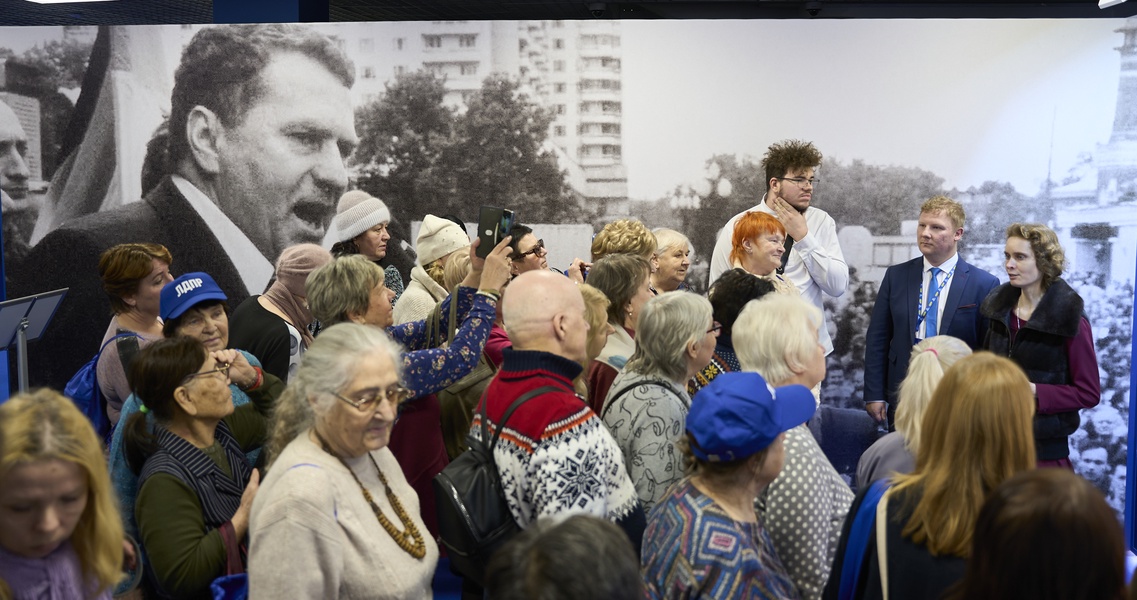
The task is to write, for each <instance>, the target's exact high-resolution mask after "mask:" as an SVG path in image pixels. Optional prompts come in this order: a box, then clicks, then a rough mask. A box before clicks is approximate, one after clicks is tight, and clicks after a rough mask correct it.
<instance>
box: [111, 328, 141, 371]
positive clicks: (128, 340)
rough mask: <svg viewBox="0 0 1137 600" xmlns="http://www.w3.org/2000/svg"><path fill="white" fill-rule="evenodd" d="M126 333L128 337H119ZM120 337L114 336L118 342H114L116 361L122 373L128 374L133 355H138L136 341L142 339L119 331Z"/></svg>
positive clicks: (131, 333)
mask: <svg viewBox="0 0 1137 600" xmlns="http://www.w3.org/2000/svg"><path fill="white" fill-rule="evenodd" d="M123 333H128V334H130V335H121V334H123ZM119 334H120V335H116V336H115V337H116V338H118V341H117V342H115V348H117V349H118V361H119V362H120V363H122V372H123V373H129V372H130V361H132V360H134V355H135V354H138V340H140V339H142V338H140V337H139V336H138V335H136V334H134V333H133V332H130V331H123V330H121V329H120V330H119Z"/></svg>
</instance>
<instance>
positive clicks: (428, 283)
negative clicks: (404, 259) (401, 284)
mask: <svg viewBox="0 0 1137 600" xmlns="http://www.w3.org/2000/svg"><path fill="white" fill-rule="evenodd" d="M449 294H450V292H449V291H447V290H446V288H444V287H442V286H440V285H438V282H437V281H435V280H433V279H431V278H430V275H427V274H426V271H425V270H424V269H423V268H422V267H420V266H418V265H415V267H414V268H413V269H411V282H410V284H409V285H407V289H406V290H405V291H403V295H402V296H399V301H398V302H396V303H395V312H394V313H392V317H393V318H394V319H395V325H402V324H403V323H410V322H412V321H422V320H423V319H425V318H427V317H429V316H430V311H431V310H433V309H434V305H435V304H438V303H439V302H442V301H443V300H445V299H446V296H447V295H449Z"/></svg>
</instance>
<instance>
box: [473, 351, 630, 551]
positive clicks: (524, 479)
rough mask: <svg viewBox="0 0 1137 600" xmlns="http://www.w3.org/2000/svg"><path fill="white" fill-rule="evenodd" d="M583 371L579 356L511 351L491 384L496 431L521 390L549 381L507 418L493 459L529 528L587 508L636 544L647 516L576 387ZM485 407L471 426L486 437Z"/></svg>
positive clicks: (492, 427) (490, 412) (613, 448)
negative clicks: (542, 390)
mask: <svg viewBox="0 0 1137 600" xmlns="http://www.w3.org/2000/svg"><path fill="white" fill-rule="evenodd" d="M580 371H581V367H580V365H579V364H578V363H576V362H575V361H572V360H569V359H567V358H564V357H561V356H557V355H555V354H550V353H547V352H535V351H523V350H513V349H506V350H505V352H504V362H503V364H502V368H501V371H499V372H498V374H497V376H495V377H494V380H493V381H492V382H491V383H490V385H489V388H488V389H487V390H486V398H487V399H488V400H487V401H488V406H487V408H486V415H487V418H488V420H489V433H490V435H491V436H492V435H493V432H494V431H495V430H496V428H497V425H498V422H499V421H500V419H501V417H502V416H503V415H504V414H505V411H506V410H507V409H508V408H509V405H510V404H512V403H513V401H514V400H516V399H517V398H519V397H520V396H521V395H522V394H524V393H526V392H528V391H529V390H533V389H536V388H539V387H541V386H546V385H551V386H554V387H557V388H560V389H561V390H564V391H563V392H549V393H545V394H542V395H540V396H537V397H535V398H533V399H531V400H529V401H528V402H526V403H525V404H523V405H522V406H520V407H519V408H518V409H517V410H516V411H514V413H513V415H512V416H511V417H510V418H509V422H508V423H507V424H506V427H505V429H504V430H503V431H502V434H501V438H500V439H499V440H498V444H497V447H496V448H495V449H494V459H495V461H496V463H497V467H498V471H499V472H500V473H501V481H502V487H503V489H504V491H505V495H506V499H507V501H508V503H509V508H510V511H511V512H512V513H513V517H514V519H516V521H517V523H518V524H519V525H520V526H521V527H522V528H525V527H528V526H529V525H531V524H532V523H534V522H535V521H536V520H537V519H539V518H542V517H557V518H563V517H566V516H568V515H571V514H576V513H587V514H591V515H595V516H598V517H604V518H608V519H610V520H612V521H613V522H615V523H616V524H617V525H620V526H621V527H623V528H624V530H625V531H627V532H628V537H629V538H630V539H631V540H632V543H633V545H634V546H635V547H636V548H637V550H638V548H639V546H640V540H641V538H642V536H643V528H644V514H643V509H642V508H641V507H640V502H639V499H638V497H637V496H636V489H635V486H634V485H633V484H632V481H631V479H630V478H629V477H628V471H627V469H626V468H625V467H624V457H623V454H622V453H621V452H620V448H619V446H617V445H616V440H615V439H613V438H612V434H611V433H609V432H608V429H607V428H605V427H604V424H603V422H601V420H600V418H599V417H598V416H597V415H596V413H594V412H593V411H592V409H591V408H589V407H588V405H587V404H586V403H585V402H584V400H582V399H581V398H580V397H579V396H577V395H576V394H575V393H573V391H572V389H573V386H572V380H573V378H574V377H576V376H577V374H579V373H580ZM480 412H481V409H480V407H479V410H478V411H477V412H475V416H474V421H473V424H472V425H471V431H472V432H473V434H474V436H476V437H477V438H478V439H481V417H480Z"/></svg>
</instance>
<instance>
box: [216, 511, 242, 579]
mask: <svg viewBox="0 0 1137 600" xmlns="http://www.w3.org/2000/svg"><path fill="white" fill-rule="evenodd" d="M217 531H218V532H219V533H220V534H221V544H222V545H223V546H224V547H225V574H226V575H237V574H239V573H244V572H245V565H244V564H243V562H242V561H241V542H240V541H239V540H238V539H237V531H236V530H235V529H234V528H233V521H226V522H224V523H222V524H221V527H218V528H217Z"/></svg>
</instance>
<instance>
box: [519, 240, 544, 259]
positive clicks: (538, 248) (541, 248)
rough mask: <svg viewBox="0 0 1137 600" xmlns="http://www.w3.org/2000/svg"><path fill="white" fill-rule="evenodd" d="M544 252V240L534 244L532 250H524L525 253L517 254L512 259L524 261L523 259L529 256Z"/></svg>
mask: <svg viewBox="0 0 1137 600" xmlns="http://www.w3.org/2000/svg"><path fill="white" fill-rule="evenodd" d="M544 251H545V240H537V243H536V244H534V245H533V247H532V248H530V249H528V250H526V251H525V252H518V253H517V254H516V255H515V256H514V257H513V260H524V259H525V257H526V256H529V255H530V254H539V253H541V252H544Z"/></svg>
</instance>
